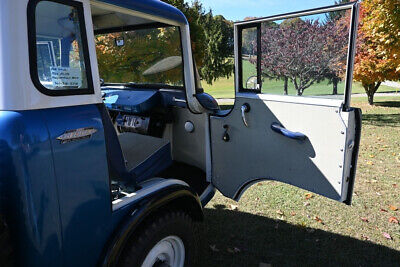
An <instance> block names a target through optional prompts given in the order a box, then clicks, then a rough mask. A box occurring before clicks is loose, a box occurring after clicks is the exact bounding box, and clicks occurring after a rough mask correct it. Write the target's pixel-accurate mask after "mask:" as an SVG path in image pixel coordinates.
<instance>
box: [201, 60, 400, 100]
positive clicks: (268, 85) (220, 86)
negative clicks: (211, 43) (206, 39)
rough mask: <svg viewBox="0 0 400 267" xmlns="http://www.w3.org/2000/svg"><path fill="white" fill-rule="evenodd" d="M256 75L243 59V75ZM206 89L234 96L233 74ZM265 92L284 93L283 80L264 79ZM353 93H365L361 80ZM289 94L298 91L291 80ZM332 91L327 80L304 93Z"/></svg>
mask: <svg viewBox="0 0 400 267" xmlns="http://www.w3.org/2000/svg"><path fill="white" fill-rule="evenodd" d="M253 75H256V72H255V68H254V65H253V64H251V63H250V62H248V61H243V77H250V76H253ZM203 87H204V91H205V92H207V93H209V94H210V95H212V96H213V97H215V98H234V96H235V90H234V77H233V76H231V77H230V78H229V79H227V78H220V79H218V80H217V81H215V82H214V83H213V84H212V85H210V84H207V83H203ZM343 90H344V83H343V82H341V83H339V85H338V94H343ZM392 91H395V88H393V87H389V86H385V85H381V86H380V87H379V90H378V92H392ZM262 92H263V93H269V94H283V81H282V80H269V79H264V81H263V89H262ZM352 92H353V93H364V92H365V91H364V88H363V87H362V86H361V84H360V83H359V82H355V83H353V87H352ZM288 93H289V95H295V94H296V91H295V89H294V86H293V84H292V83H290V82H289V86H288ZM331 93H332V84H328V82H327V81H322V82H320V83H317V84H314V85H312V86H310V87H309V88H307V89H306V90H305V91H304V95H326V94H328V95H329V94H331Z"/></svg>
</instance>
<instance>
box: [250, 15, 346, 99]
mask: <svg viewBox="0 0 400 267" xmlns="http://www.w3.org/2000/svg"><path fill="white" fill-rule="evenodd" d="M342 39H343V38H341V37H340V38H339V35H338V28H337V25H336V24H335V23H332V22H330V23H320V22H319V21H318V20H314V21H312V20H308V19H305V20H302V19H300V18H295V19H289V20H286V21H284V22H282V23H281V24H280V25H263V27H262V34H261V70H262V75H263V76H264V77H267V78H269V79H282V78H283V79H285V78H287V79H289V80H290V81H291V82H292V83H293V85H294V87H295V89H296V91H297V95H302V94H303V93H304V90H306V89H307V88H308V87H310V86H311V85H313V84H314V83H318V82H320V81H321V80H323V79H324V78H325V77H326V75H327V73H328V72H332V69H331V68H332V66H333V65H336V66H337V68H340V67H341V64H340V58H341V57H339V56H338V54H341V53H343V48H344V47H345V44H344V43H343V42H342ZM253 63H254V62H253ZM342 67H343V66H342ZM335 68H336V67H335ZM286 90H287V89H286Z"/></svg>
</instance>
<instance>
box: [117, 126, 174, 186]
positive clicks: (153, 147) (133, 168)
mask: <svg viewBox="0 0 400 267" xmlns="http://www.w3.org/2000/svg"><path fill="white" fill-rule="evenodd" d="M118 139H119V142H120V144H121V148H122V151H123V155H124V158H125V163H126V167H127V170H128V171H129V172H130V173H132V174H133V175H134V176H135V177H136V183H140V182H142V181H144V180H146V179H149V178H152V177H154V176H156V175H157V174H158V173H160V172H162V171H163V170H165V169H167V168H168V167H169V166H171V165H172V156H171V144H170V142H169V141H168V140H165V139H162V138H156V137H152V136H147V135H141V134H137V133H123V134H120V135H119V136H118Z"/></svg>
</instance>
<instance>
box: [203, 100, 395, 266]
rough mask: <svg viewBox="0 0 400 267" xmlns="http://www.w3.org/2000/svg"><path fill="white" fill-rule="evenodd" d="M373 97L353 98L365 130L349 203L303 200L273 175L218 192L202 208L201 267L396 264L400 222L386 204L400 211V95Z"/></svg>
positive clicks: (317, 198) (299, 192) (316, 198)
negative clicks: (238, 192) (232, 191)
mask: <svg viewBox="0 0 400 267" xmlns="http://www.w3.org/2000/svg"><path fill="white" fill-rule="evenodd" d="M375 100H376V105H375V106H369V105H368V104H367V102H366V98H364V97H360V98H357V99H354V101H353V104H354V105H355V106H358V107H360V108H362V110H363V129H362V138H361V146H360V155H359V160H358V169H357V176H356V184H355V191H354V195H353V204H352V205H351V206H346V205H345V204H341V203H338V202H335V201H332V200H329V199H326V198H323V197H321V196H318V195H315V194H313V197H312V198H311V199H308V200H306V198H305V194H306V193H307V192H306V191H304V190H301V189H297V188H295V187H293V186H290V185H285V184H282V183H278V182H273V181H268V182H262V183H258V184H256V185H254V186H252V187H251V188H250V189H249V190H248V191H247V192H246V193H245V194H244V195H243V197H242V199H241V200H240V202H238V203H236V202H234V201H231V200H229V199H227V198H225V197H223V196H222V195H221V194H219V193H217V194H216V196H215V197H214V199H213V200H212V201H211V202H210V203H209V204H208V205H207V206H206V208H205V224H204V226H203V227H204V228H203V232H202V233H203V237H204V241H203V243H202V245H201V253H202V254H201V266H259V264H260V263H267V264H272V265H273V266H281V265H285V266H286V265H289V266H304V265H313V266H316V265H329V266H331V265H335V266H400V225H398V224H394V223H390V222H389V221H388V220H389V218H390V217H392V216H394V217H396V218H397V219H399V220H400V210H399V211H392V210H390V208H389V205H393V206H397V207H399V209H400V98H399V97H398V98H395V97H391V98H389V97H376V99H375ZM231 205H236V206H237V209H234V208H232V206H231ZM381 209H384V210H386V211H382V210H381ZM277 212H279V213H281V212H282V213H283V215H281V214H278V213H277ZM316 217H318V218H320V219H321V220H322V221H320V222H319V221H317V220H315V218H316ZM384 232H387V233H389V234H390V235H391V237H392V238H393V239H392V240H388V239H386V238H385V237H384V236H383V233H384ZM210 246H212V247H213V248H214V249H211V248H210ZM235 248H237V249H236V252H235Z"/></svg>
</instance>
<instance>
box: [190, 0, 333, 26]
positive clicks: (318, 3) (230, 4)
mask: <svg viewBox="0 0 400 267" xmlns="http://www.w3.org/2000/svg"><path fill="white" fill-rule="evenodd" d="M188 2H190V1H188ZM200 2H201V3H202V4H203V5H204V7H205V8H206V9H208V8H211V9H212V11H213V14H214V15H223V16H224V17H225V18H226V19H229V20H233V21H238V20H243V19H244V18H245V17H266V16H271V15H277V14H282V13H287V12H292V11H300V10H304V9H310V8H316V7H323V6H330V5H333V4H334V3H335V1H334V0H200Z"/></svg>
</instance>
